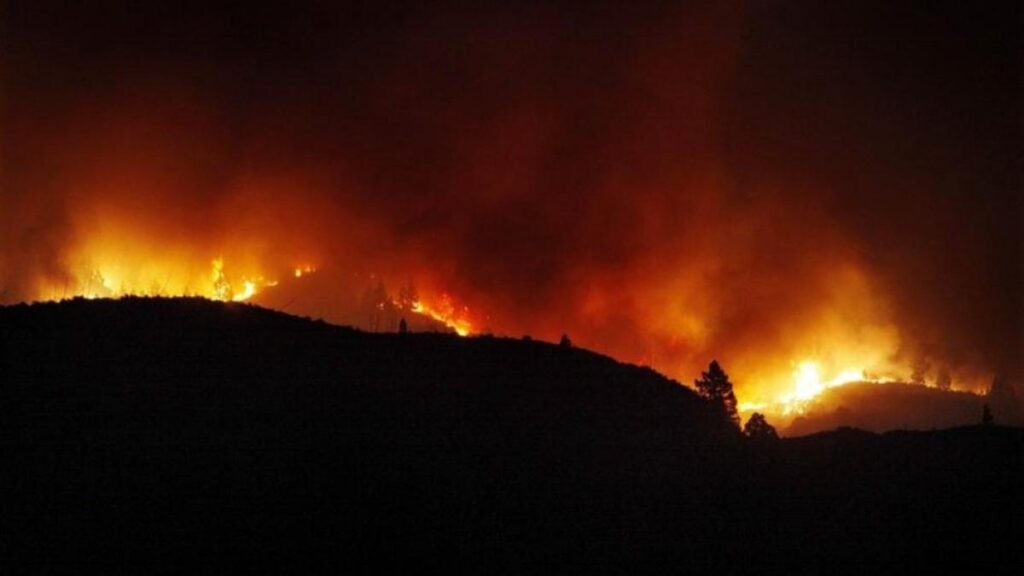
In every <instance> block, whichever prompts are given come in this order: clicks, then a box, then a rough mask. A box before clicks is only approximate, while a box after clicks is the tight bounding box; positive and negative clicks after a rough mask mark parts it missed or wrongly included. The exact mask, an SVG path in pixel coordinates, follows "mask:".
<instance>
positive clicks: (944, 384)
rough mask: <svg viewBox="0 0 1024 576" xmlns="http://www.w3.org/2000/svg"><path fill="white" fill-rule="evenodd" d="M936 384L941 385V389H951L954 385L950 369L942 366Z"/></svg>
mask: <svg viewBox="0 0 1024 576" xmlns="http://www.w3.org/2000/svg"><path fill="white" fill-rule="evenodd" d="M935 385H936V386H938V387H939V390H949V389H950V387H951V386H952V385H953V379H952V378H950V377H949V370H946V369H945V368H942V369H941V370H939V375H938V377H937V378H936V379H935Z"/></svg>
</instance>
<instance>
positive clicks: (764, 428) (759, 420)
mask: <svg viewBox="0 0 1024 576" xmlns="http://www.w3.org/2000/svg"><path fill="white" fill-rule="evenodd" d="M743 434H744V435H745V436H746V437H747V438H750V439H751V440H754V441H756V442H772V441H775V440H778V439H779V434H778V432H776V431H775V427H774V426H772V425H771V424H769V423H768V420H767V419H765V417H764V414H761V413H759V412H754V415H753V416H751V417H750V420H747V424H746V426H744V427H743Z"/></svg>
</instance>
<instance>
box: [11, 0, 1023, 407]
mask: <svg viewBox="0 0 1024 576" xmlns="http://www.w3.org/2000/svg"><path fill="white" fill-rule="evenodd" d="M18 4H19V3H13V4H12V5H9V6H8V7H7V9H6V11H5V12H6V13H5V16H4V20H5V22H6V26H5V28H6V29H5V30H3V34H2V37H3V38H5V40H4V46H3V55H2V57H0V58H2V60H0V70H2V74H3V86H4V88H3V100H2V116H0V130H2V132H0V147H2V148H0V162H2V165H0V202H2V204H0V242H2V243H3V244H2V245H3V249H2V250H0V300H2V301H5V302H13V301H20V300H31V299H34V298H40V297H60V296H61V295H62V294H64V293H67V292H68V291H71V292H74V291H75V290H76V289H77V290H81V289H82V286H81V285H82V284H83V283H84V282H88V281H89V280H88V279H89V278H91V277H92V276H91V274H92V271H94V270H96V269H98V268H100V267H101V266H105V267H106V270H107V272H106V275H107V276H108V277H105V278H103V279H102V281H105V282H108V283H109V282H110V281H111V279H110V278H109V277H113V276H115V275H116V276H117V281H118V282H120V283H121V286H122V287H128V288H129V289H132V288H134V289H146V287H148V285H150V284H155V285H157V287H158V288H159V289H160V290H164V291H177V292H181V293H188V292H189V291H191V290H193V289H194V287H195V286H196V285H197V284H198V283H200V282H202V281H203V279H204V278H205V276H204V275H206V274H208V265H209V261H210V260H211V259H212V258H216V257H221V258H223V259H224V261H225V262H226V263H227V264H225V266H226V267H227V266H231V267H233V270H234V271H235V273H236V274H239V275H242V274H244V275H246V276H249V277H255V276H267V277H270V276H274V277H275V278H276V277H277V276H278V275H280V274H281V273H282V271H287V270H290V269H291V267H293V266H295V265H297V264H300V263H302V262H311V263H316V264H317V266H318V267H319V268H321V270H322V271H324V272H325V276H324V277H323V278H325V279H324V280H320V282H319V283H318V284H317V285H316V286H315V287H311V288H308V290H312V291H314V292H315V294H307V295H306V296H304V297H303V296H296V297H295V298H290V299H289V300H283V299H282V298H280V297H275V300H274V301H275V302H279V303H280V302H283V303H281V304H280V305H281V306H282V307H284V306H286V305H287V306H290V307H291V311H299V312H302V313H307V314H312V315H321V316H327V317H328V318H334V319H340V320H347V319H348V318H350V317H351V314H350V312H343V311H340V310H339V309H338V308H336V306H338V305H337V304H335V303H334V302H338V301H345V302H350V303H351V302H355V301H356V300H357V298H356V297H354V296H353V294H357V293H358V292H359V291H361V290H362V289H363V288H364V287H365V286H366V285H367V284H369V283H371V282H372V281H373V280H371V278H373V279H378V278H384V279H386V280H387V281H388V282H389V284H390V285H391V286H392V287H394V288H397V286H398V285H399V284H401V283H404V282H406V281H409V280H411V281H414V282H415V283H416V284H417V285H419V286H421V287H422V288H423V289H424V290H426V291H431V292H433V293H441V292H444V293H446V294H449V295H451V297H453V298H454V299H456V300H457V301H458V302H459V304H460V305H464V306H466V307H467V308H468V309H469V310H471V311H472V313H473V314H474V315H475V316H474V324H475V325H476V326H479V327H480V328H481V329H488V330H493V331H494V332H496V333H500V334H508V335H520V334H526V333H529V334H533V335H535V336H538V337H542V338H548V339H556V338H557V337H558V336H559V335H560V334H561V333H563V332H565V333H568V334H570V336H571V337H572V339H573V341H574V342H576V343H578V344H580V345H583V346H587V347H591V348H594V349H597V350H601V351H604V352H607V353H610V354H613V355H615V356H617V357H620V358H623V359H626V360H629V361H634V362H644V363H649V364H652V365H654V366H655V367H657V368H659V369H661V370H664V371H667V372H668V373H670V374H671V375H674V376H676V377H678V378H680V379H684V380H688V379H689V378H691V377H692V376H693V375H695V374H697V373H698V371H699V369H700V368H701V367H702V366H706V364H707V362H709V361H710V360H711V359H712V358H718V359H719V360H720V361H722V363H723V366H724V367H725V368H726V370H727V371H729V372H730V374H731V375H732V376H733V378H734V379H735V380H736V382H737V387H738V390H739V392H740V396H741V399H745V398H751V399H761V400H767V399H770V398H772V397H773V396H774V395H775V394H777V393H778V392H780V391H781V390H783V388H784V387H785V386H787V385H789V384H790V382H789V379H790V375H791V372H792V370H793V367H794V365H795V363H797V362H800V361H802V360H804V359H806V358H815V359H816V360H817V361H819V362H820V363H822V365H823V366H824V367H826V368H827V369H828V370H832V371H839V370H842V369H847V368H850V367H853V368H856V369H864V370H873V371H879V372H890V373H893V374H894V375H895V376H897V377H902V378H908V377H909V376H910V373H911V370H912V366H914V365H923V363H924V362H927V363H928V365H929V366H933V367H934V369H933V373H931V374H926V375H925V376H924V377H925V378H926V380H934V379H936V378H937V377H938V373H939V371H940V370H946V371H948V372H949V373H950V374H951V375H952V376H953V379H954V384H955V385H958V386H961V387H965V386H966V387H972V386H973V387H978V386H981V385H982V383H983V382H987V381H988V380H990V379H991V376H992V375H993V374H994V373H997V372H999V373H1004V374H1008V375H1010V377H1011V378H1019V377H1020V376H1021V366H1020V351H1021V350H1022V346H1021V344H1022V342H1021V326H1022V311H1021V303H1020V294H1021V293H1022V292H1021V268H1022V266H1024V262H1022V253H1024V251H1022V246H1021V237H1020V230H1021V227H1020V225H1021V223H1022V221H1021V211H1020V173H1021V172H1020V158H1021V157H1022V156H1021V154H1020V152H1021V150H1020V145H1021V138H1020V128H1021V126H1020V122H1019V121H1020V115H1019V114H1020V108H1019V102H1020V96H1021V90H1020V88H1021V86H1020V70H1019V66H1018V62H1019V56H1020V50H1019V48H1020V46H1019V38H1018V35H1017V33H1016V30H1015V29H1014V26H1013V23H1014V22H1016V21H1017V19H1016V18H1014V17H1012V15H1007V14H1002V13H998V11H997V10H996V9H994V8H993V9H990V10H991V11H990V12H986V13H979V14H976V15H975V16H977V18H963V17H962V15H961V14H959V12H957V11H953V10H950V11H946V12H943V11H942V10H936V11H933V12H931V13H929V14H928V15H925V16H921V15H918V14H913V13H910V12H907V13H903V12H901V11H900V10H898V9H892V8H888V7H873V6H866V5H863V4H862V3H855V4H853V5H852V6H848V7H835V6H832V7H829V8H824V7H818V6H815V5H814V4H813V3H810V4H804V3H783V4H781V5H771V4H766V5H759V6H758V7H755V8H744V7H742V6H730V5H727V4H723V3H713V4H711V3H709V4H707V5H703V4H701V3H696V4H692V5H687V6H681V5H674V4H651V5H646V6H635V5H633V4H632V3H623V4H617V3H597V4H595V5H593V6H590V7H588V8H572V9H569V8H559V7H556V6H550V5H526V6H516V7H496V6H491V7H484V6H479V7H475V8H466V7H461V8H456V7H453V6H450V7H445V6H438V5H432V6H429V7H426V6H421V7H415V8H408V7H394V6H393V7H378V8H369V7H365V6H362V7H349V8H337V7H334V6H327V5H313V6H310V7H306V8H303V9H301V10H300V9H296V8H294V7H291V6H280V7H276V8H265V9H256V8H252V9H250V8H246V9H245V10H244V11H227V10H225V11H218V10H216V9H211V8H208V7H203V8H199V7H193V6H186V7H176V8H174V9H172V8H166V9H164V8H160V7H145V8H142V7H137V6H136V7H132V8H131V9H129V8H127V7H123V6H109V5H108V6H100V7H97V6H90V7H87V8H85V7H83V8H77V9H76V8H70V9H69V8H61V9H49V8H47V7H45V6H42V5H40V3H31V4H25V5H18ZM968 21H970V22H968ZM1007 118H1010V121H1008V120H1007ZM327 272H329V274H327ZM371 275H372V276H371ZM62 286H63V287H64V288H63V292H62ZM290 289H291V288H290ZM294 289H295V290H298V288H294ZM268 296H269V293H268ZM296 298H298V300H297V301H296Z"/></svg>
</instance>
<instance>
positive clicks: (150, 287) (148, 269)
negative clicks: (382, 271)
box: [37, 257, 316, 302]
mask: <svg viewBox="0 0 1024 576" xmlns="http://www.w3.org/2000/svg"><path fill="white" fill-rule="evenodd" d="M165 264H166V265H165V266H163V267H161V266H158V265H155V264H154V263H153V262H152V261H148V262H146V263H145V265H144V266H140V267H138V268H133V267H129V266H128V265H118V264H113V263H103V264H100V265H97V266H95V267H92V268H90V269H89V270H88V272H87V273H84V274H83V275H82V277H81V278H70V279H68V280H67V281H66V282H65V283H64V284H63V285H61V286H55V285H51V286H48V287H46V288H45V289H43V290H41V291H40V294H39V297H38V298H37V299H38V300H44V301H45V300H62V299H64V298H74V297H81V298H87V299H90V300H91V299H95V298H120V297H123V296H166V297H174V296H199V297H203V298H209V299H210V300H218V301H221V302H245V301H247V300H250V299H252V298H253V297H254V296H256V295H257V294H260V293H262V292H264V291H265V290H266V289H268V288H272V287H274V286H277V285H278V281H277V280H276V279H267V278H266V277H265V276H263V275H262V274H251V275H247V274H233V273H231V272H230V271H229V270H230V267H229V266H228V265H227V264H226V263H225V259H224V258H223V257H217V258H214V259H213V260H211V261H210V263H209V271H208V273H207V274H206V275H202V276H194V275H190V274H185V273H183V272H182V271H181V270H179V269H178V268H176V267H175V266H174V265H173V264H172V263H165ZM295 270H296V271H301V273H302V274H301V275H299V274H297V275H296V277H297V278H298V277H301V276H302V275H307V274H311V273H313V272H315V271H316V269H315V268H314V267H313V266H310V265H304V266H299V267H296V268H295ZM176 272H177V274H176Z"/></svg>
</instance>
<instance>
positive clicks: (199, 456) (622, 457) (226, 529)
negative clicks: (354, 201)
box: [0, 299, 1024, 572]
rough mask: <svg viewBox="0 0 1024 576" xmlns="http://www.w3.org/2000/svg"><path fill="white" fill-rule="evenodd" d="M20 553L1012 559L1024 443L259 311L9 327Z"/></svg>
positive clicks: (9, 411) (175, 308) (554, 559)
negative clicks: (757, 402)
mask: <svg viewBox="0 0 1024 576" xmlns="http://www.w3.org/2000/svg"><path fill="white" fill-rule="evenodd" d="M0 432H2V436H0V438H2V452H0V454H2V458H3V460H2V461H0V478H2V481H3V486H2V491H0V494H2V496H0V498H2V502H0V505H2V511H3V514H2V515H0V516H2V519H0V522H2V525H0V531H2V532H0V533H2V534H3V535H4V537H3V538H2V539H0V559H3V560H4V561H9V562H10V563H15V562H36V563H42V565H49V564H53V563H62V562H76V563H78V562H89V561H96V562H100V561H103V562H109V561H114V562H116V563H119V564H121V563H127V564H132V563H147V562H154V561H155V562H159V563H167V562H176V561H203V562H206V561H210V560H220V561H232V562H234V561H244V562H252V561H259V562H268V561H276V562H284V563H287V564H288V566H289V567H292V568H294V567H295V565H296V564H301V563H304V562H316V561H322V560H325V559H333V560H336V561H337V562H338V566H339V568H341V569H345V568H348V569H351V568H353V567H359V566H374V567H378V568H380V567H386V566H389V565H394V564H397V563H399V562H408V561H414V562H416V566H418V567H420V568H421V569H424V570H426V569H431V568H441V569H446V570H448V571H451V569H452V567H454V566H458V565H463V566H465V565H477V566H487V567H488V568H489V570H488V571H489V572H494V571H504V570H513V569H518V570H522V569H524V568H529V571H536V570H537V569H540V568H562V569H564V568H566V567H567V566H569V565H571V566H573V567H575V568H580V567H582V566H590V567H592V568H596V567H600V568H604V569H610V570H612V571H625V572H636V571H638V570H640V569H641V568H651V569H655V570H659V571H673V569H674V568H678V567H680V566H683V565H690V566H695V567H698V568H700V567H703V568H710V569H712V570H725V569H727V568H729V567H732V568H738V567H747V568H749V567H750V566H751V565H752V564H755V565H769V566H774V565H785V566H787V567H806V566H808V565H809V564H810V565H815V564H830V563H841V564H844V565H849V564H862V565H863V564H890V563H905V562H908V561H910V562H913V561H915V560H922V559H925V560H927V559H934V558H940V557H941V556H942V554H945V553H947V552H948V551H955V552H956V553H957V554H959V555H960V556H962V557H963V558H967V559H970V560H972V561H974V562H976V563H980V564H976V565H981V564H983V563H986V562H988V563H997V564H1002V563H1005V562H1007V561H1012V560H1013V559H1014V557H1013V556H1012V555H1013V554H1017V552H1015V551H1016V550H1018V549H1019V547H1001V546H1000V542H1003V541H1005V540H1009V539H1011V538H1015V537H1016V536H1017V531H1018V530H1019V529H1020V526H1021V520H1022V510H1024V507H1022V506H1020V504H1021V503H1022V502H1021V498H1020V494H1021V492H1020V486H1021V482H1022V474H1021V454H1022V447H1024V435H1022V434H1021V431H1020V430H1014V429H1001V428H989V429H962V430H952V431H948V432H941V433H926V434H921V435H902V436H900V435H883V436H875V435H870V434H865V433H851V432H848V431H842V432H838V433H834V434H826V435H819V436H814V437H808V438H801V439H794V440H787V441H784V442H782V443H780V444H775V445H769V446H749V445H746V444H744V443H742V442H741V441H740V440H739V438H738V437H737V435H736V433H735V431H734V430H730V429H729V428H728V427H725V426H723V425H722V424H721V423H719V422H716V421H715V420H714V419H713V417H712V416H711V415H710V413H709V411H708V410H706V409H705V407H704V405H703V404H702V403H701V402H700V400H699V399H698V398H696V397H695V395H694V394H693V393H692V392H691V391H689V390H688V389H686V388H683V387H681V386H679V385H678V384H676V383H674V382H672V381H669V380H667V379H665V378H663V377H661V376H659V375H658V374H656V373H654V372H652V371H650V370H646V369H641V368H637V367H633V366H628V365H622V364H619V363H617V362H615V361H613V360H611V359H609V358H607V357H603V356H600V355H596V354H593V353H591V352H587V351H585V350H578V349H567V348H560V347H557V346H554V345H551V344H546V343H541V342H531V341H520V340H506V339H493V338H473V339H461V338H458V337H455V336H449V335H439V334H404V335H398V334H365V333H361V332H357V331H353V330H349V329H345V328H339V327H335V326H330V325H327V324H323V323H319V322H313V321H309V320H306V319H300V318H295V317H291V316H287V315H284V314H280V313H276V312H271V311H268V310H263V309H259V308H255V307H252V306H245V305H231V304H229V305H224V304H217V303H211V302H206V301H202V300H188V299H179V300H160V299H127V300H121V301H117V302H111V301H91V302H88V301H74V302H66V303H62V304H45V305H35V306H15V307H8V308H0Z"/></svg>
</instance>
